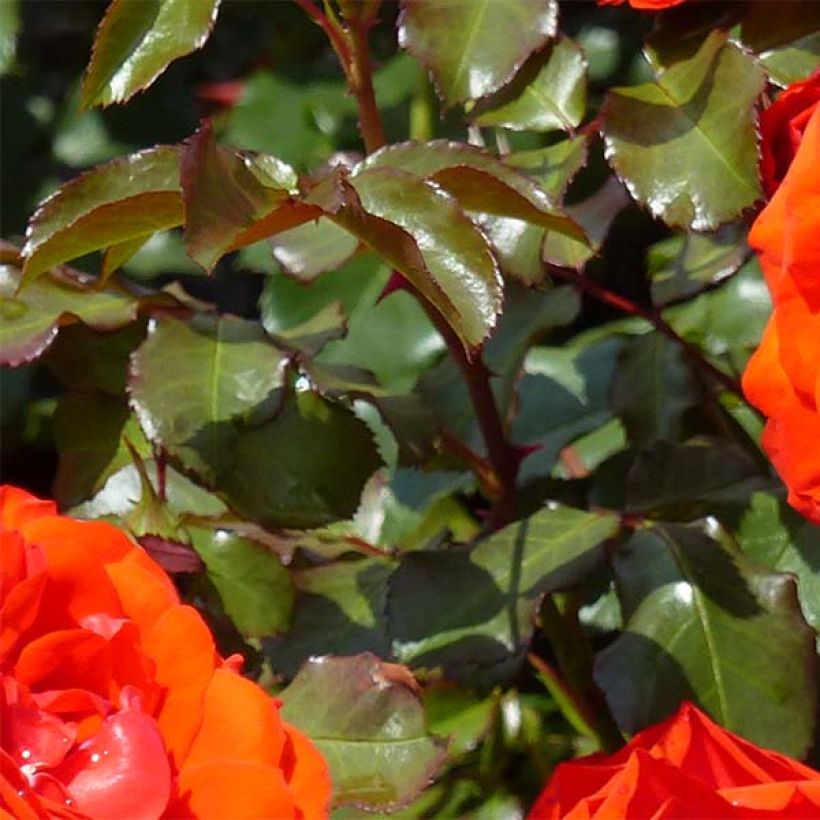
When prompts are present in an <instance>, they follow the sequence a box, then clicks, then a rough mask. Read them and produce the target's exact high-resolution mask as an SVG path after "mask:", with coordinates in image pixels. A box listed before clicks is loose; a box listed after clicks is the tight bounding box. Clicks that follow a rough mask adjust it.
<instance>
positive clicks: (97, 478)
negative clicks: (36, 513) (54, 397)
mask: <svg viewBox="0 0 820 820" xmlns="http://www.w3.org/2000/svg"><path fill="white" fill-rule="evenodd" d="M54 439H55V443H56V445H57V450H58V452H59V454H60V460H59V463H58V466H57V475H56V477H55V479H54V497H55V498H56V499H57V501H59V503H60V504H61V505H62V506H65V507H73V506H75V505H77V504H79V503H80V502H81V501H85V500H86V499H88V498H91V497H92V496H93V495H95V494H96V493H97V492H99V491H100V490H101V489H102V488H103V485H104V484H105V482H106V481H107V480H108V479H109V478H110V477H111V475H113V474H114V473H115V472H117V470H119V469H121V468H122V467H124V466H126V465H127V464H130V463H131V457H130V456H129V454H128V450H127V449H126V447H125V439H128V440H129V441H130V442H131V443H132V444H133V445H134V446H136V447H137V448H138V449H139V452H141V453H143V454H146V453H148V452H150V445H149V444H148V442H147V441H146V440H145V437H144V436H143V434H142V431H141V430H140V428H139V425H138V424H137V421H136V419H135V418H134V417H133V416H132V415H131V414H130V413H129V412H128V407H127V405H126V404H125V401H124V400H123V399H121V398H115V397H113V396H107V395H104V394H102V393H98V392H89V393H80V392H77V391H70V392H67V393H65V394H64V395H63V396H61V398H60V401H59V402H58V404H57V409H56V411H55V413H54Z"/></svg>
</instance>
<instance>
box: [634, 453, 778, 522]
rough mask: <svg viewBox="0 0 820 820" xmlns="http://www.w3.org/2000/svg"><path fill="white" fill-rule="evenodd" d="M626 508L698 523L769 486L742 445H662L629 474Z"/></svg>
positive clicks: (640, 458)
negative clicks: (722, 506)
mask: <svg viewBox="0 0 820 820" xmlns="http://www.w3.org/2000/svg"><path fill="white" fill-rule="evenodd" d="M625 483H626V499H625V501H624V506H625V508H626V509H628V510H629V511H631V512H641V513H644V514H646V513H650V514H653V515H656V516H657V515H660V514H664V515H666V516H668V517H672V516H675V517H678V516H681V515H682V516H683V517H685V518H690V519H691V518H693V517H694V516H695V515H698V514H700V515H703V514H704V513H707V512H709V511H710V510H711V505H713V504H716V503H718V502H719V501H730V500H732V499H735V500H741V499H745V498H747V497H748V495H749V492H750V490H752V489H755V488H757V487H760V486H766V485H767V484H769V483H770V482H769V479H768V477H767V476H765V475H764V474H761V471H760V466H759V465H758V464H757V463H756V462H755V461H754V459H753V458H752V457H751V456H750V455H749V454H748V453H747V452H746V451H745V450H744V449H742V448H741V447H740V446H739V445H737V444H733V443H730V442H728V441H725V440H710V439H692V440H691V441H688V442H687V443H686V444H683V445H673V444H670V443H669V442H667V441H657V442H655V443H654V444H653V445H652V446H650V447H647V448H645V449H644V450H642V451H641V452H640V453H639V454H638V456H637V458H636V459H635V461H634V462H633V463H632V465H631V466H630V468H629V474H628V477H627V480H626V482H625Z"/></svg>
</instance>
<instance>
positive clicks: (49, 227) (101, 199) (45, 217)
mask: <svg viewBox="0 0 820 820" xmlns="http://www.w3.org/2000/svg"><path fill="white" fill-rule="evenodd" d="M181 223H182V194H181V190H180V182H179V149H177V148H175V147H171V146H159V147H157V148H150V149H148V150H146V151H140V152H139V153H136V154H131V155H129V156H127V157H122V158H120V159H115V160H112V161H111V162H107V163H105V164H104V165H99V166H97V167H96V168H92V169H91V170H90V171H87V172H86V173H85V174H83V175H82V176H79V177H77V178H76V179H73V180H71V181H70V182H67V183H66V184H65V185H63V186H61V187H60V188H58V189H57V191H56V192H55V193H54V194H52V195H51V196H50V197H49V198H48V199H46V200H45V201H44V202H43V203H42V204H41V205H40V207H39V208H38V209H37V210H36V211H35V212H34V215H33V216H32V217H31V220H30V222H29V226H28V231H27V233H26V244H25V246H24V247H23V256H24V257H25V267H24V272H23V277H24V282H29V281H31V280H32V279H35V278H36V277H37V276H39V275H40V274H41V273H43V272H44V271H47V270H48V269H49V268H53V267H55V266H56V265H60V264H62V263H63V262H68V261H69V260H71V259H76V258H77V257H79V256H83V255H84V254H87V253H90V252H91V251H96V250H100V249H101V248H107V247H109V246H111V245H119V244H120V243H123V242H128V241H131V240H135V239H137V238H139V237H147V236H150V235H151V234H153V233H156V232H157V231H162V230H166V229H167V228H173V227H176V226H177V225H180V224H181Z"/></svg>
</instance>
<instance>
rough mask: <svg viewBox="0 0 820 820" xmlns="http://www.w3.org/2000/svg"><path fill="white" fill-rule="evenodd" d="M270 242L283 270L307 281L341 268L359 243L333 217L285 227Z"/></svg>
mask: <svg viewBox="0 0 820 820" xmlns="http://www.w3.org/2000/svg"><path fill="white" fill-rule="evenodd" d="M270 243H271V247H272V248H273V255H274V257H275V259H276V261H277V262H278V263H279V264H280V265H281V266H282V268H283V270H284V271H285V272H286V273H288V274H290V275H291V276H295V277H296V278H297V279H299V280H301V281H303V282H309V281H311V280H312V279H314V278H316V277H317V276H318V275H319V274H320V273H326V272H327V271H331V270H336V269H337V268H340V267H341V266H342V265H344V264H345V262H347V261H348V260H349V259H350V257H351V256H353V254H354V253H355V252H356V249H357V248H358V247H359V240H358V239H356V237H355V236H351V235H350V234H349V233H348V232H347V231H345V230H344V229H343V228H340V227H339V226H338V225H335V224H334V223H333V222H331V221H330V220H329V219H318V220H316V222H308V223H306V224H305V225H300V226H299V227H297V228H291V230H289V231H283V232H282V233H279V234H276V236H274V237H272V238H271V240H270Z"/></svg>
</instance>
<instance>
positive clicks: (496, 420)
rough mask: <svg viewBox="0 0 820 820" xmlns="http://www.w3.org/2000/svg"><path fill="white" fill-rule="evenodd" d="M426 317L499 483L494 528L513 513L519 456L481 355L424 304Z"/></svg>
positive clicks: (503, 522) (493, 512) (431, 308)
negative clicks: (458, 380)
mask: <svg viewBox="0 0 820 820" xmlns="http://www.w3.org/2000/svg"><path fill="white" fill-rule="evenodd" d="M425 307H426V309H427V314H428V316H429V317H430V319H431V321H432V322H433V324H434V325H435V327H436V329H437V330H438V332H439V333H440V334H441V336H442V338H443V339H444V341H445V343H446V345H447V349H448V350H449V352H450V355H451V356H452V357H453V359H454V361H455V363H456V365H457V366H458V369H459V370H460V371H461V375H462V378H463V379H464V381H465V383H466V384H467V390H468V392H469V394H470V401H471V403H472V405H473V409H474V411H475V414H476V418H477V419H478V424H479V427H480V428H481V434H482V436H483V438H484V444H485V445H486V447H487V455H488V456H489V458H490V463H491V464H492V467H493V471H494V472H495V475H496V479H497V481H498V487H499V489H498V498H497V499H496V500H495V504H494V506H493V510H492V514H491V517H490V523H491V525H492V526H494V527H498V526H502V525H503V524H506V523H508V522H509V521H512V520H513V519H514V518H515V514H516V506H517V505H516V481H517V479H518V467H519V464H520V461H521V459H520V456H519V454H518V452H517V451H516V449H515V447H513V445H512V444H510V442H509V441H508V440H507V436H506V433H505V432H504V425H503V424H502V422H501V416H500V415H499V414H498V406H497V405H496V403H495V396H494V395H493V389H492V386H491V384H490V377H491V373H490V371H489V370H488V369H487V366H486V365H485V364H484V362H483V360H482V359H481V357H480V356H477V357H476V358H474V359H470V358H469V357H468V355H467V351H466V350H465V349H464V345H463V344H462V343H461V340H460V339H459V338H458V336H456V334H455V333H454V331H453V329H452V328H451V327H450V325H449V324H448V323H447V322H446V321H445V320H444V318H443V317H442V316H441V314H440V313H439V312H438V311H437V310H436V309H435V308H433V307H432V306H428V305H426V304H425Z"/></svg>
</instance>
